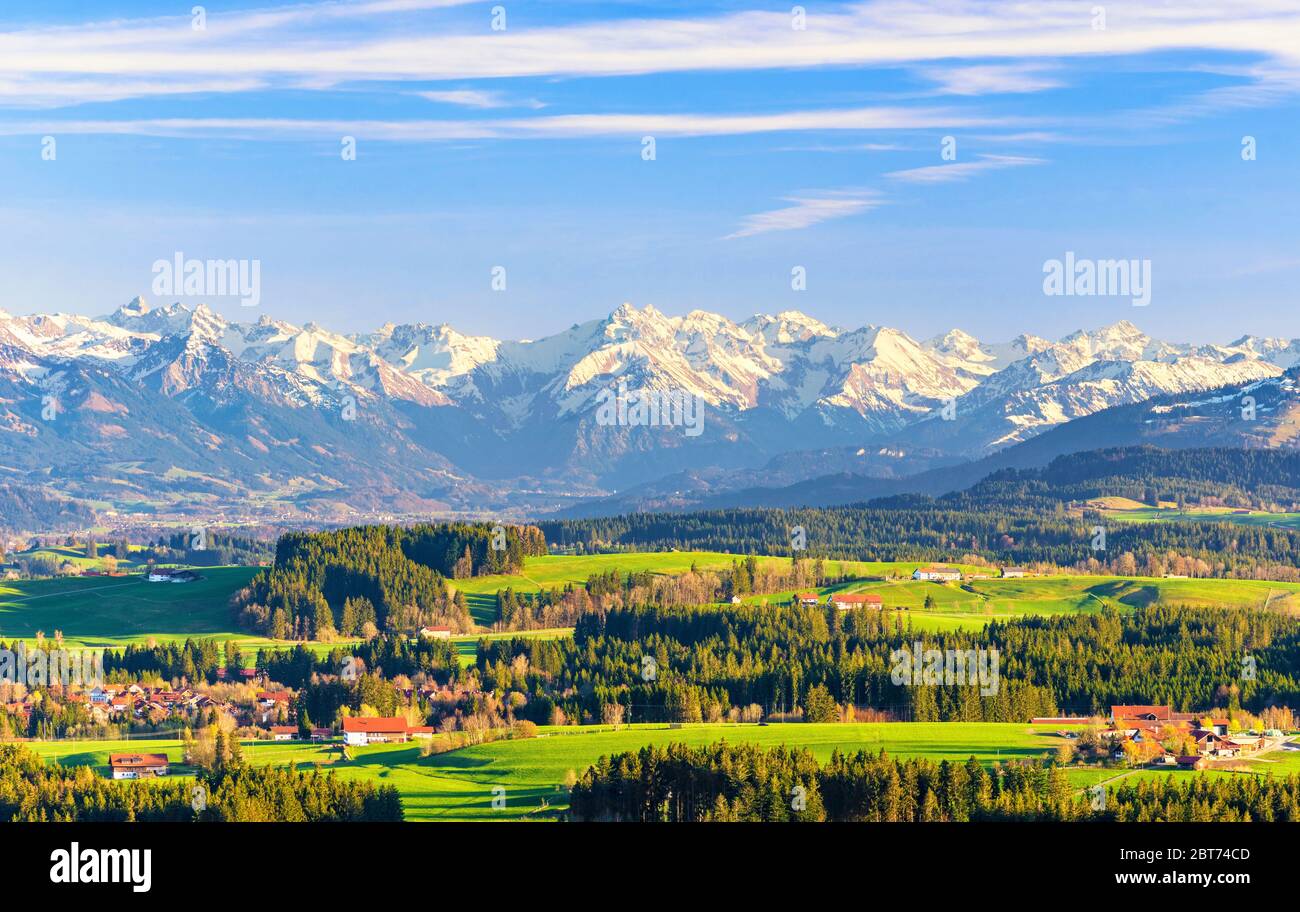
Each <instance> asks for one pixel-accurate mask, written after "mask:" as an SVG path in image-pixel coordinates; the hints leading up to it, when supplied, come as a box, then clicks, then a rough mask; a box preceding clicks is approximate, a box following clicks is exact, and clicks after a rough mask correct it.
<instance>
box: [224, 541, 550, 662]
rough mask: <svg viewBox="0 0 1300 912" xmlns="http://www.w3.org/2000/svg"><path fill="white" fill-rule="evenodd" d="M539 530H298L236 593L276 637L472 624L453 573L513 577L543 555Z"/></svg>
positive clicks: (253, 622)
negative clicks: (527, 561)
mask: <svg viewBox="0 0 1300 912" xmlns="http://www.w3.org/2000/svg"><path fill="white" fill-rule="evenodd" d="M545 553H546V541H545V539H544V538H543V537H542V535H541V532H540V531H538V530H537V529H536V528H534V527H510V528H505V527H501V526H496V527H493V526H488V525H484V524H477V525H472V524H466V523H450V524H424V525H416V526H409V527H403V526H362V527H357V528H350V529H340V530H335V531H330V532H311V533H308V532H293V533H289V534H286V535H283V536H281V537H280V540H279V541H278V542H277V543H276V549H275V562H274V564H273V565H272V566H271V567H270V568H269V569H267V570H264V571H262V572H261V573H259V574H258V575H257V576H255V577H254V578H253V579H252V581H251V582H250V583H249V584H248V586H247V587H245V588H244V589H242V590H240V592H238V593H236V595H235V598H234V608H235V612H236V615H237V617H238V621H239V623H240V625H241V626H242V627H244V628H245V629H248V630H252V631H254V632H257V633H261V634H264V635H266V636H270V637H274V638H276V639H300V640H309V639H317V640H328V639H330V638H332V637H334V636H337V635H341V636H365V637H372V636H374V635H375V634H376V633H378V632H380V631H387V632H406V633H410V632H412V631H414V630H416V629H418V628H419V627H420V626H422V625H427V624H443V625H447V626H451V627H453V628H454V629H458V630H462V629H465V630H467V629H470V628H471V627H472V626H473V625H472V623H471V621H470V616H469V609H468V607H467V605H466V602H465V598H464V595H463V594H462V593H460V592H459V591H456V592H454V593H453V591H452V590H451V589H450V588H449V587H448V585H447V582H446V581H447V579H465V578H468V577H472V576H477V575H483V574H496V573H516V572H518V571H519V570H521V569H522V568H523V561H524V558H525V557H529V556H533V555H539V554H545Z"/></svg>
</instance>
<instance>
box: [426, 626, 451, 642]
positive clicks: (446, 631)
mask: <svg viewBox="0 0 1300 912" xmlns="http://www.w3.org/2000/svg"><path fill="white" fill-rule="evenodd" d="M420 636H422V637H424V638H425V639H426V640H450V639H451V628H450V627H421V628H420Z"/></svg>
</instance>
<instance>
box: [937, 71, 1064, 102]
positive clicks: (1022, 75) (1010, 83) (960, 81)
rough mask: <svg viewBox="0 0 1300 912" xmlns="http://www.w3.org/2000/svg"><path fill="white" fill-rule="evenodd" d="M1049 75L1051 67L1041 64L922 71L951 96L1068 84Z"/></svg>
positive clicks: (1017, 91) (988, 93) (1007, 91)
mask: <svg viewBox="0 0 1300 912" xmlns="http://www.w3.org/2000/svg"><path fill="white" fill-rule="evenodd" d="M1047 72H1048V68H1047V67H1046V66H1045V65H1044V64H1041V63H1020V64H1006V65H999V66H955V67H927V68H925V69H923V70H922V74H923V75H924V76H925V77H926V78H927V79H929V80H931V81H933V82H936V83H938V85H939V90H940V91H942V92H945V93H947V94H949V95H1001V94H1011V93H1017V94H1018V93H1024V92H1041V91H1043V90H1045V89H1055V88H1059V87H1060V86H1062V85H1064V83H1063V82H1061V81H1060V80H1059V79H1057V78H1055V77H1053V76H1049V75H1047Z"/></svg>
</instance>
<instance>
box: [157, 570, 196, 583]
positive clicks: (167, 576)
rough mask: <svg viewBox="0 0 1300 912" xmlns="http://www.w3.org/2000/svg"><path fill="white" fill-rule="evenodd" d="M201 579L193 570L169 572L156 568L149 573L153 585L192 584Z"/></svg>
mask: <svg viewBox="0 0 1300 912" xmlns="http://www.w3.org/2000/svg"><path fill="white" fill-rule="evenodd" d="M198 578H199V575H198V574H197V573H195V572H194V571H193V570H168V569H158V568H155V569H153V570H150V571H149V576H148V577H147V579H148V580H149V582H151V583H192V582H194V581H195V580H196V579H198Z"/></svg>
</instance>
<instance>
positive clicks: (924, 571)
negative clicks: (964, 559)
mask: <svg viewBox="0 0 1300 912" xmlns="http://www.w3.org/2000/svg"><path fill="white" fill-rule="evenodd" d="M912 579H914V580H933V581H937V582H941V583H943V582H948V581H949V580H959V579H961V571H960V570H958V569H957V568H955V567H917V568H916V570H915V571H914V572H913V573H912Z"/></svg>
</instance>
